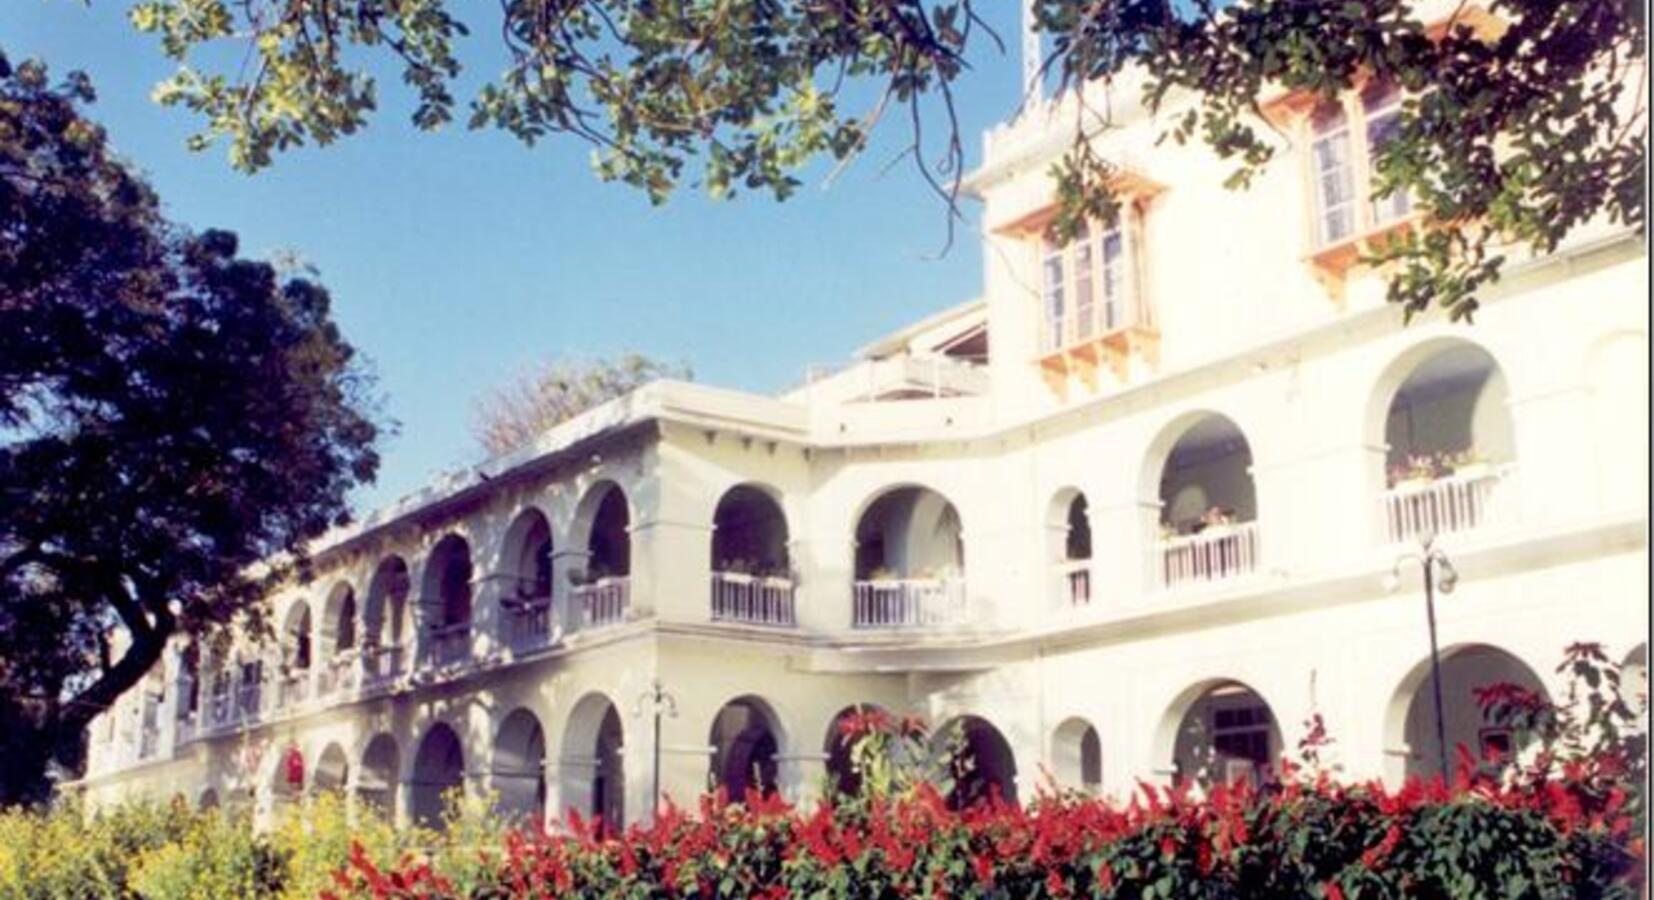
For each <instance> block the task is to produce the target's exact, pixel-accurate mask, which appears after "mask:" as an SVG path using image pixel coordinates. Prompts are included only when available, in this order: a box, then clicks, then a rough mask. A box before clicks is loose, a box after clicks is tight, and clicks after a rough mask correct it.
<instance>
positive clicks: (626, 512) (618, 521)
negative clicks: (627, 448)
mask: <svg viewBox="0 0 1654 900" xmlns="http://www.w3.org/2000/svg"><path fill="white" fill-rule="evenodd" d="M632 521H633V516H632V508H631V501H630V499H629V498H628V497H627V496H626V492H625V491H624V490H623V489H621V487H620V485H619V484H617V483H615V482H614V481H610V480H608V479H604V480H602V481H598V482H596V483H595V484H593V485H592V486H591V487H590V488H589V489H588V490H587V491H586V493H585V494H584V495H583V496H582V497H581V498H580V503H579V504H578V505H577V506H576V507H575V511H574V522H573V525H572V527H571V529H570V540H571V543H572V545H573V549H575V550H576V551H577V552H580V553H582V554H583V555H584V556H585V565H584V567H583V569H584V571H583V572H582V575H583V576H584V577H585V578H587V579H589V580H596V579H600V578H606V577H614V578H623V577H626V576H629V575H630V574H631V572H632V536H631V530H632Z"/></svg>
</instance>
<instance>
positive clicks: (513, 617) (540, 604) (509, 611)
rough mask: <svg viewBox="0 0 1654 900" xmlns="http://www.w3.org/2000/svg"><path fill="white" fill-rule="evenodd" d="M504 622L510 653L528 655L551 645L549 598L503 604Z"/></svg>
mask: <svg viewBox="0 0 1654 900" xmlns="http://www.w3.org/2000/svg"><path fill="white" fill-rule="evenodd" d="M505 621H506V630H507V640H508V642H509V643H510V645H511V652H513V653H530V652H533V651H535V650H539V649H541V648H543V647H548V646H550V645H551V638H552V633H551V598H550V597H536V598H533V599H530V600H523V601H518V602H513V603H508V604H505Z"/></svg>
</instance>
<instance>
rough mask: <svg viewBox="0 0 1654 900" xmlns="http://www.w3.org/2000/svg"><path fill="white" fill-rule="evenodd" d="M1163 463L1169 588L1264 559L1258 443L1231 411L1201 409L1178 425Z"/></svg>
mask: <svg viewBox="0 0 1654 900" xmlns="http://www.w3.org/2000/svg"><path fill="white" fill-rule="evenodd" d="M1173 434H1175V435H1176V437H1175V440H1173V441H1172V442H1171V446H1170V449H1169V450H1168V451H1166V454H1165V457H1164V458H1163V461H1162V462H1161V463H1160V466H1159V475H1160V483H1159V497H1160V522H1159V531H1160V534H1159V544H1158V555H1159V560H1158V565H1157V566H1156V567H1155V568H1156V569H1158V570H1159V576H1160V583H1161V585H1162V586H1163V587H1166V588H1176V587H1179V586H1182V585H1186V584H1191V583H1198V582H1207V581H1217V580H1220V579H1224V578H1232V577H1234V576H1237V575H1244V574H1246V573H1249V572H1252V571H1254V570H1255V569H1256V568H1257V566H1258V532H1257V524H1256V523H1257V518H1258V501H1257V492H1256V489H1255V488H1254V487H1253V483H1252V448H1251V446H1250V445H1249V444H1248V443H1247V440H1246V436H1245V435H1243V434H1241V431H1240V429H1239V428H1237V427H1236V426H1235V423H1234V422H1231V421H1230V420H1229V419H1228V418H1226V417H1224V416H1220V415H1217V414H1213V413H1206V414H1202V415H1198V416H1195V417H1192V418H1189V419H1185V420H1183V421H1182V422H1180V423H1178V424H1177V425H1176V426H1174V427H1173V428H1172V429H1171V430H1170V431H1169V432H1168V436H1170V435H1173Z"/></svg>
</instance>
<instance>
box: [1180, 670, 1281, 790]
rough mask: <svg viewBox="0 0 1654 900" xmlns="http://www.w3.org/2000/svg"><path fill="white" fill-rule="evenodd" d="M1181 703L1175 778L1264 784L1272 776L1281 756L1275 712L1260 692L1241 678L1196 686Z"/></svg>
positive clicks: (1186, 694) (1194, 780)
mask: <svg viewBox="0 0 1654 900" xmlns="http://www.w3.org/2000/svg"><path fill="white" fill-rule="evenodd" d="M1184 696H1185V698H1186V699H1185V700H1184V701H1183V702H1182V703H1180V704H1177V705H1174V707H1173V712H1172V714H1173V715H1177V712H1176V710H1178V709H1179V708H1181V710H1182V712H1181V715H1179V716H1178V720H1177V731H1176V736H1175V738H1174V740H1173V743H1172V759H1171V763H1172V771H1173V776H1172V777H1173V781H1174V782H1194V783H1197V784H1234V783H1235V782H1237V781H1245V782H1248V783H1250V784H1253V785H1260V784H1264V783H1266V782H1268V781H1270V780H1271V779H1272V778H1273V777H1274V776H1273V773H1274V771H1275V760H1277V759H1279V758H1280V756H1281V749H1282V743H1281V730H1280V728H1279V727H1278V726H1277V724H1276V722H1275V713H1274V712H1273V711H1272V710H1271V709H1270V708H1269V704H1268V703H1267V702H1265V700H1264V699H1263V697H1261V696H1260V695H1259V694H1258V693H1257V692H1256V691H1254V690H1252V689H1251V688H1250V687H1247V686H1246V685H1244V684H1242V683H1240V682H1238V681H1219V682H1216V683H1208V684H1206V685H1201V686H1199V687H1196V688H1193V689H1191V690H1190V691H1188V692H1186V693H1185V695H1184Z"/></svg>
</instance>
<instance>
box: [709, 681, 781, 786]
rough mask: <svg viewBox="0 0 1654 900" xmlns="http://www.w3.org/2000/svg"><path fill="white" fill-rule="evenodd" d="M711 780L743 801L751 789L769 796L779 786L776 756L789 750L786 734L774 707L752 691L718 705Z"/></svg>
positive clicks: (712, 733)
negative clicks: (787, 748)
mask: <svg viewBox="0 0 1654 900" xmlns="http://www.w3.org/2000/svg"><path fill="white" fill-rule="evenodd" d="M707 740H708V742H709V743H710V744H711V745H712V759H711V763H710V769H711V772H710V774H711V778H712V783H713V784H714V785H716V786H718V787H721V788H724V789H725V790H726V791H728V793H729V798H730V799H731V800H734V801H737V802H740V801H741V800H743V799H744V798H745V797H746V796H747V793H748V791H749V790H756V791H757V792H758V793H759V794H762V795H769V794H773V793H775V792H776V790H777V789H778V788H779V786H780V780H779V779H780V772H779V768H778V765H777V761H776V757H777V756H778V755H780V754H781V753H782V752H783V751H784V750H785V749H786V746H787V744H786V734H785V732H784V731H783V729H782V727H781V717H780V716H779V715H777V714H776V712H775V708H774V707H773V706H771V705H770V703H769V702H768V701H766V700H764V699H763V698H761V697H757V696H754V695H751V694H748V695H743V696H740V697H736V698H735V699H733V700H731V701H729V702H728V703H725V704H724V705H723V706H721V707H719V709H718V713H717V715H715V716H714V717H713V719H712V727H711V729H710V731H709V734H708V738H707Z"/></svg>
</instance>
